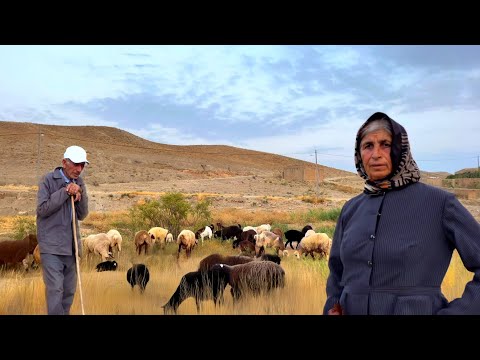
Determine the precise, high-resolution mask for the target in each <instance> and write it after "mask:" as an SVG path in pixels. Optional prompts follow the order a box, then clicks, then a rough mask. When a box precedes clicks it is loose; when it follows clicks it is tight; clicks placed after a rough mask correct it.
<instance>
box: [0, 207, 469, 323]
mask: <svg viewBox="0 0 480 360" xmlns="http://www.w3.org/2000/svg"><path fill="white" fill-rule="evenodd" d="M338 213H339V212H338V210H337V209H334V210H331V211H326V212H321V211H314V210H311V211H307V212H303V213H301V212H297V213H289V212H280V211H278V212H276V211H274V212H272V211H259V210H257V211H249V210H237V209H227V210H225V211H213V212H212V217H213V221H214V222H222V223H223V224H225V225H232V224H236V223H239V222H240V223H241V225H260V224H262V223H270V224H272V227H280V228H281V229H282V230H283V231H286V230H287V229H292V228H294V229H301V228H302V227H303V226H304V225H305V224H306V223H310V224H312V225H313V227H314V229H315V231H317V232H326V233H327V234H329V236H332V235H333V231H334V227H335V225H334V224H335V223H334V221H333V219H335V216H338ZM127 217H128V213H127V212H111V213H91V214H89V216H88V217H87V219H85V221H83V223H82V227H81V230H82V231H87V230H88V232H90V233H91V232H94V233H95V232H105V231H107V230H109V229H110V228H112V227H113V224H114V223H116V222H121V221H127V220H128V219H127ZM0 220H1V219H0ZM122 245H123V246H122V252H121V253H119V254H118V255H117V256H116V261H117V262H118V264H119V267H118V269H117V271H111V272H109V271H107V272H96V271H95V266H96V264H98V263H99V262H100V261H101V260H100V258H99V257H93V256H91V257H90V258H82V259H81V262H80V269H81V270H80V275H81V282H82V294H83V299H84V308H85V312H86V314H90V315H95V314H98V315H110V314H112V315H116V314H118V315H163V308H162V305H164V304H165V303H166V302H167V301H168V299H169V298H170V296H171V295H172V294H173V292H174V291H175V289H176V288H177V286H178V284H179V281H180V279H181V277H182V276H183V275H185V274H186V273H187V272H190V271H195V270H197V268H198V264H199V262H200V260H201V259H202V258H204V257H205V256H207V255H209V254H212V253H220V254H225V255H227V254H229V255H236V254H238V252H237V250H236V249H233V248H232V243H231V241H223V242H222V241H220V240H206V241H205V242H204V245H201V244H198V245H197V247H196V248H195V249H194V250H193V252H192V255H191V257H190V258H186V256H185V253H184V252H182V253H181V256H180V259H179V261H178V262H177V260H176V256H177V250H178V247H177V246H176V244H167V246H166V247H165V249H163V250H162V249H160V248H159V247H157V245H155V246H154V247H153V249H151V251H150V253H149V254H148V255H143V254H142V255H137V254H136V253H135V247H134V244H133V239H132V238H129V237H124V241H123V244H122ZM267 252H270V249H267ZM133 263H144V264H146V265H147V266H148V268H149V269H150V275H151V277H150V282H149V283H148V284H147V287H146V290H145V292H144V293H143V294H141V293H140V291H139V289H138V287H135V288H134V289H132V288H131V287H130V285H129V284H128V283H127V280H126V272H127V270H128V268H130V266H132V264H133ZM281 266H282V268H283V269H284V270H285V276H286V277H285V280H286V284H285V288H283V289H278V290H275V291H273V292H272V293H270V294H268V295H262V296H260V297H256V298H252V297H245V298H244V299H243V300H241V301H239V302H238V303H236V304H235V305H234V304H233V302H232V298H231V295H230V288H229V286H227V288H226V290H225V294H224V298H225V302H224V304H223V305H222V306H217V307H215V305H214V303H213V301H212V300H208V301H204V302H203V303H202V306H201V309H200V313H199V314H202V315H229V314H232V315H269V314H278V315H308V314H312V315H317V314H321V313H322V310H323V304H324V303H325V299H326V293H325V284H326V279H327V277H328V266H327V261H326V259H316V260H313V259H311V258H310V257H309V258H302V259H297V258H296V257H294V256H292V255H290V256H288V257H283V258H282V262H281ZM472 277H473V274H472V273H471V272H468V271H467V270H466V269H465V268H464V266H463V264H462V262H461V260H460V257H459V256H458V254H457V253H456V252H454V255H453V258H452V261H451V264H450V267H449V269H448V272H447V274H446V277H445V279H444V282H443V283H442V291H443V293H444V294H445V296H446V297H447V299H448V300H453V299H455V298H457V297H459V296H461V295H462V293H463V290H464V287H465V284H466V283H467V282H468V281H470V280H471V279H472ZM0 289H1V290H0V293H1V295H2V296H1V297H0V315H11V314H22V315H23V314H25V315H28V314H46V303H45V287H44V284H43V280H42V275H41V269H38V270H30V271H29V272H27V273H25V272H24V271H23V270H22V269H21V268H20V267H19V268H18V269H17V270H1V271H0ZM81 312H82V311H81V303H80V294H79V290H78V289H77V293H76V295H75V299H74V303H73V306H72V309H71V313H72V314H81ZM178 314H180V315H187V314H197V310H196V305H195V301H194V299H192V298H190V299H187V300H186V301H184V302H183V303H182V304H181V305H180V307H179V309H178Z"/></svg>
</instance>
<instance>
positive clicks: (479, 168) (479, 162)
mask: <svg viewBox="0 0 480 360" xmlns="http://www.w3.org/2000/svg"><path fill="white" fill-rule="evenodd" d="M477 176H480V156H479V155H477Z"/></svg>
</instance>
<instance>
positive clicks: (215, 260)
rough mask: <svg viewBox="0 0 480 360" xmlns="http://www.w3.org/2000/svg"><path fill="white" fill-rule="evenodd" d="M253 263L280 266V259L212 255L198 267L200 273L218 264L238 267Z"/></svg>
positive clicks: (277, 257) (201, 261) (273, 256)
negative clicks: (270, 263) (269, 263)
mask: <svg viewBox="0 0 480 360" xmlns="http://www.w3.org/2000/svg"><path fill="white" fill-rule="evenodd" d="M251 261H272V262H274V263H277V264H280V257H279V256H277V255H270V254H264V255H262V256H260V257H258V258H252V257H250V256H242V255H236V256H235V255H222V254H216V253H215V254H210V255H208V256H206V257H204V258H203V259H202V260H200V264H199V266H198V271H208V270H211V269H212V267H213V266H214V265H216V264H225V265H238V264H246V263H248V262H251Z"/></svg>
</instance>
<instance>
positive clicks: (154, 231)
mask: <svg viewBox="0 0 480 360" xmlns="http://www.w3.org/2000/svg"><path fill="white" fill-rule="evenodd" d="M167 234H168V229H165V228H162V227H160V226H155V227H152V228H151V229H150V230H148V235H149V236H150V239H152V245H153V244H155V243H156V242H158V244H159V246H160V249H164V248H165V244H166V242H167V241H166V240H167Z"/></svg>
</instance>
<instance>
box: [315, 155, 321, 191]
mask: <svg viewBox="0 0 480 360" xmlns="http://www.w3.org/2000/svg"><path fill="white" fill-rule="evenodd" d="M319 177H320V174H319V173H318V163H317V149H315V182H316V184H317V185H316V188H317V200H318V195H319V193H318V180H319Z"/></svg>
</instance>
